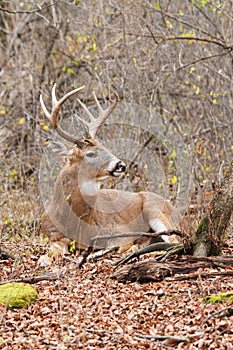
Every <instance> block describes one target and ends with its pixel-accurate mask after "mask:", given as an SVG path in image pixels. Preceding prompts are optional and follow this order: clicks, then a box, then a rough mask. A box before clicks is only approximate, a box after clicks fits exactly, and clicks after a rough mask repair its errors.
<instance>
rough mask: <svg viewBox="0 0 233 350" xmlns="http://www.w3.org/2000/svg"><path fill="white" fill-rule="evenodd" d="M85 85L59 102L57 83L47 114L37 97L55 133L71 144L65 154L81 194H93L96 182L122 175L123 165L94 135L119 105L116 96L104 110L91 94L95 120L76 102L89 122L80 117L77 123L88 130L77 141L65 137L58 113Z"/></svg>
mask: <svg viewBox="0 0 233 350" xmlns="http://www.w3.org/2000/svg"><path fill="white" fill-rule="evenodd" d="M83 89H84V86H82V87H80V88H78V89H74V90H72V91H70V92H68V93H67V94H66V95H65V96H63V97H62V98H61V99H60V100H57V98H56V93H55V90H56V84H54V86H53V88H52V111H51V113H49V112H48V110H47V108H46V107H45V104H44V101H43V98H42V95H41V96H40V102H41V106H42V109H43V112H44V114H45V116H46V117H47V119H48V120H49V122H50V123H51V125H52V127H53V128H54V129H55V130H56V131H57V133H58V134H59V135H60V136H61V137H62V138H63V139H65V140H67V141H69V142H71V143H73V146H72V147H67V151H66V152H64V148H63V154H64V153H66V155H67V156H68V159H69V162H68V165H69V166H70V167H72V166H73V167H75V166H76V167H77V171H78V176H79V186H81V187H83V191H84V192H90V193H91V191H93V190H94V189H95V188H96V189H98V187H99V183H100V181H102V180H105V179H107V178H109V177H118V176H120V175H121V174H122V173H124V172H125V169H126V166H125V164H124V163H123V162H122V161H121V160H120V159H118V158H117V157H116V156H114V155H113V154H112V153H111V152H110V151H109V150H107V149H106V148H105V147H104V146H103V145H101V143H100V142H99V141H98V140H97V139H96V134H97V132H98V130H99V128H100V127H101V125H103V123H104V122H105V121H106V120H107V118H108V117H109V116H110V114H111V113H112V112H113V110H114V109H115V107H116V104H117V102H118V95H117V94H116V93H115V94H114V95H115V99H114V100H110V102H109V106H108V107H107V109H106V110H104V109H103V108H102V107H101V106H100V104H99V101H98V99H97V97H96V95H95V93H94V92H93V98H94V101H95V104H96V106H97V110H98V117H97V118H95V117H94V116H93V115H92V113H91V112H90V111H89V110H88V109H87V107H86V106H85V105H84V104H83V103H82V102H81V101H80V100H79V99H77V101H78V103H79V105H80V106H81V107H82V108H83V110H84V112H85V114H86V116H87V118H88V119H89V121H86V120H84V119H82V118H80V117H78V118H79V119H80V121H81V122H82V123H84V125H85V126H86V127H87V136H86V137H83V138H82V139H80V138H77V137H75V136H73V135H70V134H68V133H67V132H66V131H64V130H63V129H62V128H61V127H60V125H59V122H58V114H59V111H60V109H61V107H62V105H63V103H64V102H65V101H66V100H67V99H68V98H69V97H71V96H73V95H75V94H76V93H78V92H79V91H81V90H83Z"/></svg>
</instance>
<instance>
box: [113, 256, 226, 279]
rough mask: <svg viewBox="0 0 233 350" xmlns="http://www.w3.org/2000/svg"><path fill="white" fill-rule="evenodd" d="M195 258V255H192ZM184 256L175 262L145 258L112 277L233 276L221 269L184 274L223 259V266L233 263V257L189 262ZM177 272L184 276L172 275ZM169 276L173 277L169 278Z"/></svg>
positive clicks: (123, 268) (181, 277)
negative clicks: (218, 270)
mask: <svg viewBox="0 0 233 350" xmlns="http://www.w3.org/2000/svg"><path fill="white" fill-rule="evenodd" d="M192 258H193V257H192ZM182 259H183V257H181V259H180V260H179V261H178V260H176V261H174V262H166V263H164V262H158V261H157V260H155V259H150V260H144V261H141V262H137V263H134V264H130V265H126V266H124V267H122V268H120V269H119V270H117V271H115V272H114V274H113V275H112V278H116V279H117V280H118V281H120V282H126V281H131V282H135V281H138V282H141V283H145V282H159V281H162V280H164V279H165V278H166V279H167V280H169V281H171V280H173V281H174V280H185V279H196V278H198V277H203V278H205V277H211V276H212V277H215V276H219V275H225V276H232V275H233V271H221V272H212V273H209V274H208V273H200V272H199V273H197V274H195V275H191V276H183V275H186V274H188V273H190V272H196V271H198V270H199V269H206V268H211V267H216V264H218V265H219V261H221V267H222V268H223V267H224V266H227V265H233V258H231V259H229V258H227V259H224V258H223V257H219V260H218V258H217V257H211V258H198V259H196V261H195V262H193V261H192V259H190V260H191V263H190V261H188V262H189V264H187V260H186V261H185V262H186V264H185V263H184V261H183V260H182ZM176 274H182V276H176V277H172V276H174V275H176ZM168 277H172V279H171V278H169V279H168Z"/></svg>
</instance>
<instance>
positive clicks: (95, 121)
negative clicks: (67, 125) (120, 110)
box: [78, 91, 119, 138]
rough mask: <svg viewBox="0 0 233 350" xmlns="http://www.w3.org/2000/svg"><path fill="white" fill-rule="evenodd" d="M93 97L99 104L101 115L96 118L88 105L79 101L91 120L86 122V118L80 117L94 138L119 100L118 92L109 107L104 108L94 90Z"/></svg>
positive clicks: (97, 104)
mask: <svg viewBox="0 0 233 350" xmlns="http://www.w3.org/2000/svg"><path fill="white" fill-rule="evenodd" d="M92 94H93V97H94V100H95V104H96V106H97V109H98V112H99V116H98V118H95V117H94V116H93V115H92V114H91V112H90V111H89V110H88V109H87V107H86V106H85V105H84V104H83V103H82V102H81V101H80V100H79V99H78V103H79V104H80V106H81V107H82V108H83V109H84V111H85V112H86V114H87V116H88V117H89V118H90V122H86V121H85V120H84V119H82V118H80V117H78V118H79V119H80V120H81V121H82V122H83V123H84V124H85V125H86V126H87V128H88V133H89V136H90V137H92V138H95V136H96V134H97V132H98V129H99V128H100V126H101V125H103V123H104V122H105V120H106V119H107V118H108V117H109V116H110V114H111V113H112V112H113V110H114V109H115V107H116V104H117V102H118V100H119V98H118V95H117V93H114V95H115V100H110V104H109V106H108V108H107V109H105V110H104V109H103V108H102V107H101V106H100V103H99V101H98V99H97V97H96V94H95V93H94V91H93V93H92Z"/></svg>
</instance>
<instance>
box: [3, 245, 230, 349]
mask: <svg viewBox="0 0 233 350" xmlns="http://www.w3.org/2000/svg"><path fill="white" fill-rule="evenodd" d="M2 248H4V249H7V250H8V251H11V253H13V254H15V255H16V257H17V258H16V259H15V260H13V259H7V260H2V261H0V267H1V274H0V282H4V281H9V280H15V279H18V278H26V277H29V278H32V277H35V276H39V275H43V274H47V273H54V274H55V275H56V276H57V277H56V279H55V280H52V281H49V280H43V281H40V282H38V283H36V284H35V286H36V287H37V289H38V291H39V299H38V300H37V301H36V302H35V304H34V305H31V306H30V307H29V308H28V309H6V308H5V307H4V306H2V305H0V349H4V350H5V349H10V350H11V349H60V350H66V349H67V350H68V349H108V350H110V349H174V348H175V349H229V350H230V349H233V330H232V324H233V313H232V310H231V309H230V310H229V303H228V304H227V303H215V304H207V303H206V302H205V298H206V296H208V295H213V294H214V295H216V294H219V293H221V292H227V291H232V290H233V280H232V277H231V276H215V277H212V278H210V277H208V278H202V277H199V278H196V279H194V280H185V279H184V280H183V281H171V279H170V280H169V279H167V280H164V281H162V282H153V283H152V282H150V283H145V284H140V283H138V282H135V283H126V284H123V283H119V282H118V281H117V280H114V279H112V278H111V275H112V274H113V272H114V268H113V266H112V262H113V261H116V260H117V259H119V256H116V255H115V256H112V257H108V258H102V259H101V260H99V261H96V262H91V261H89V262H87V263H86V264H85V265H84V266H83V268H82V269H79V268H78V267H77V263H75V258H74V257H72V256H70V257H69V258H68V260H64V259H63V260H60V261H56V262H54V264H53V265H51V266H50V267H46V268H42V267H39V266H38V259H39V257H40V256H41V254H43V253H44V246H43V244H42V243H40V242H39V241H38V239H37V242H36V241H34V242H27V244H20V241H19V242H18V244H16V243H14V244H9V243H7V244H6V243H5V244H4V245H3V246H2ZM227 254H229V249H228V252H227ZM151 256H153V254H152V255H150V258H151ZM146 258H148V256H144V257H141V258H140V260H143V259H146ZM228 269H233V268H232V267H229V268H228ZM220 270H221V269H220V268H216V269H211V270H210V269H206V270H204V271H203V270H202V271H201V272H210V271H211V272H212V271H215V272H216V271H220ZM222 270H224V269H222ZM226 308H228V309H227V311H226ZM229 311H230V312H229Z"/></svg>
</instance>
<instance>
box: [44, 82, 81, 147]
mask: <svg viewBox="0 0 233 350" xmlns="http://www.w3.org/2000/svg"><path fill="white" fill-rule="evenodd" d="M84 88H85V86H81V87H79V88H77V89H74V90H72V91H70V92H68V93H67V94H65V95H64V96H63V97H62V98H61V99H60V100H57V98H56V83H55V84H54V85H53V88H52V112H51V113H49V112H48V110H47V108H46V106H45V104H44V101H43V97H42V95H40V103H41V107H42V110H43V112H44V114H45V116H46V118H47V119H48V120H49V121H50V123H51V124H52V126H53V128H54V129H56V131H57V133H58V134H59V135H60V136H61V137H63V138H64V139H66V140H67V141H70V142H73V143H76V144H77V145H79V146H81V141H80V140H79V139H77V138H76V137H74V136H72V135H70V134H68V133H67V132H65V131H64V130H62V129H61V127H60V126H59V124H58V113H59V111H60V109H61V107H62V105H63V103H64V102H65V101H66V100H67V99H68V98H69V97H71V96H73V95H74V94H76V93H77V92H79V91H81V90H83V89H84Z"/></svg>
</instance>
